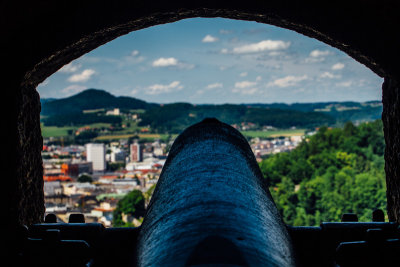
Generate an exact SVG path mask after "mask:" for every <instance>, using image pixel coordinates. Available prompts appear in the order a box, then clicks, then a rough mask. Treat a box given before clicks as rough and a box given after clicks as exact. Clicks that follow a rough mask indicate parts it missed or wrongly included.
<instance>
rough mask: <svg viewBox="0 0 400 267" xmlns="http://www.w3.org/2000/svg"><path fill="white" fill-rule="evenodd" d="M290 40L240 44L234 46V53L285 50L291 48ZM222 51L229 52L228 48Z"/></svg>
mask: <svg viewBox="0 0 400 267" xmlns="http://www.w3.org/2000/svg"><path fill="white" fill-rule="evenodd" d="M289 46H290V42H284V41H281V40H276V41H275V40H264V41H261V42H258V43H253V44H248V45H243V46H238V47H235V48H233V50H232V53H233V54H247V53H258V52H263V51H276V50H284V49H287V48H289ZM221 52H222V53H227V52H228V50H227V49H226V48H225V49H222V50H221Z"/></svg>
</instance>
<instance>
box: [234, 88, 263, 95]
mask: <svg viewBox="0 0 400 267" xmlns="http://www.w3.org/2000/svg"><path fill="white" fill-rule="evenodd" d="M232 93H240V94H242V95H254V94H255V93H259V89H258V88H257V87H249V88H241V89H239V88H234V89H232Z"/></svg>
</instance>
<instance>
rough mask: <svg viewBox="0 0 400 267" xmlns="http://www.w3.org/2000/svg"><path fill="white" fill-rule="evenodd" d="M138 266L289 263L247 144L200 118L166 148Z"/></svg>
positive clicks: (285, 238)
mask: <svg viewBox="0 0 400 267" xmlns="http://www.w3.org/2000/svg"><path fill="white" fill-rule="evenodd" d="M136 257H137V258H136V261H137V264H138V266H200V265H209V264H211V265H219V266H221V265H229V266H294V265H295V259H294V255H293V250H292V247H291V240H290V236H289V234H288V232H287V229H286V226H285V224H284V223H283V221H282V218H281V217H280V215H279V213H278V211H277V209H276V206H275V204H274V202H273V200H272V198H271V195H270V192H269V191H268V188H267V186H266V183H265V181H264V179H263V177H262V174H261V171H260V169H259V167H258V164H257V162H256V160H255V157H254V155H253V153H252V151H251V148H250V146H249V144H248V142H247V140H246V139H245V138H244V137H243V136H242V135H241V134H240V132H239V131H237V130H235V129H234V128H233V127H231V126H229V125H227V124H225V123H221V122H219V121H218V120H216V119H205V120H204V121H202V122H201V123H198V124H195V125H193V126H191V127H189V128H187V129H186V130H185V131H184V132H183V133H182V134H181V135H179V137H178V138H177V139H176V140H175V142H174V144H173V145H172V147H171V150H170V153H169V155H168V158H167V161H166V163H165V165H164V168H163V170H162V173H161V176H160V179H159V181H158V184H157V186H156V188H155V191H154V193H153V197H152V199H151V201H150V203H149V206H148V209H147V213H146V216H145V218H144V221H143V224H142V226H141V229H140V233H139V237H138V245H137V252H136Z"/></svg>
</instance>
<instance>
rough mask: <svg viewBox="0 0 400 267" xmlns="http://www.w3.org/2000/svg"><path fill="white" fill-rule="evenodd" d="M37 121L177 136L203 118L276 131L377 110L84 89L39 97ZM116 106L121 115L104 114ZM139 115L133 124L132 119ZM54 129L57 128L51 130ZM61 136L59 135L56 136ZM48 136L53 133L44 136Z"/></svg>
mask: <svg viewBox="0 0 400 267" xmlns="http://www.w3.org/2000/svg"><path fill="white" fill-rule="evenodd" d="M41 101H42V112H41V121H42V122H43V123H44V124H45V125H46V126H47V127H49V126H57V127H62V126H69V127H77V126H84V125H89V124H94V123H97V124H99V123H103V124H104V123H106V124H112V126H113V128H114V129H113V134H116V132H118V134H135V133H137V132H138V131H139V130H140V128H141V127H147V126H150V129H147V130H149V131H150V132H151V133H162V134H165V133H169V134H176V133H180V132H181V131H182V130H184V129H185V128H186V127H188V126H190V125H192V124H194V123H196V122H199V121H201V120H203V119H204V118H207V117H215V118H217V119H219V120H221V121H224V122H226V123H228V124H240V123H243V122H244V123H252V124H254V126H255V129H252V130H260V129H261V127H262V126H273V127H276V128H280V129H289V128H291V127H292V126H295V127H297V128H303V129H304V128H308V129H312V128H314V127H316V126H320V125H327V126H337V125H342V124H343V123H344V122H345V121H353V122H355V121H357V122H359V121H370V120H374V119H378V118H379V117H380V114H381V112H382V105H381V103H380V102H377V101H375V102H366V103H357V102H326V103H296V104H290V105H289V104H283V103H275V104H247V105H233V104H224V105H192V104H189V103H173V104H165V105H159V104H152V103H147V102H145V101H143V100H139V99H136V98H132V97H115V96H113V95H111V94H110V93H108V92H106V91H103V90H98V89H88V90H86V91H83V92H81V93H79V94H76V95H74V96H71V97H68V98H63V99H49V100H46V99H43V100H41ZM114 108H119V109H120V111H121V112H122V113H123V114H125V115H118V116H112V115H107V114H106V111H107V110H110V109H114ZM126 114H131V115H132V114H135V115H136V116H138V117H139V124H138V125H137V124H136V122H135V123H133V121H132V117H131V116H129V115H126ZM53 130H57V128H53ZM60 134H63V135H64V136H65V132H62V133H61V132H60ZM50 136H54V135H50Z"/></svg>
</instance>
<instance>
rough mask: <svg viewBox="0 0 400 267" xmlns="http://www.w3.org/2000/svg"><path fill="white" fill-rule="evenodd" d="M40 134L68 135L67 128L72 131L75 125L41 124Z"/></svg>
mask: <svg viewBox="0 0 400 267" xmlns="http://www.w3.org/2000/svg"><path fill="white" fill-rule="evenodd" d="M41 128H42V136H43V137H44V138H49V137H65V136H68V130H72V131H74V130H75V129H76V127H56V126H43V125H42V126H41Z"/></svg>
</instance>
